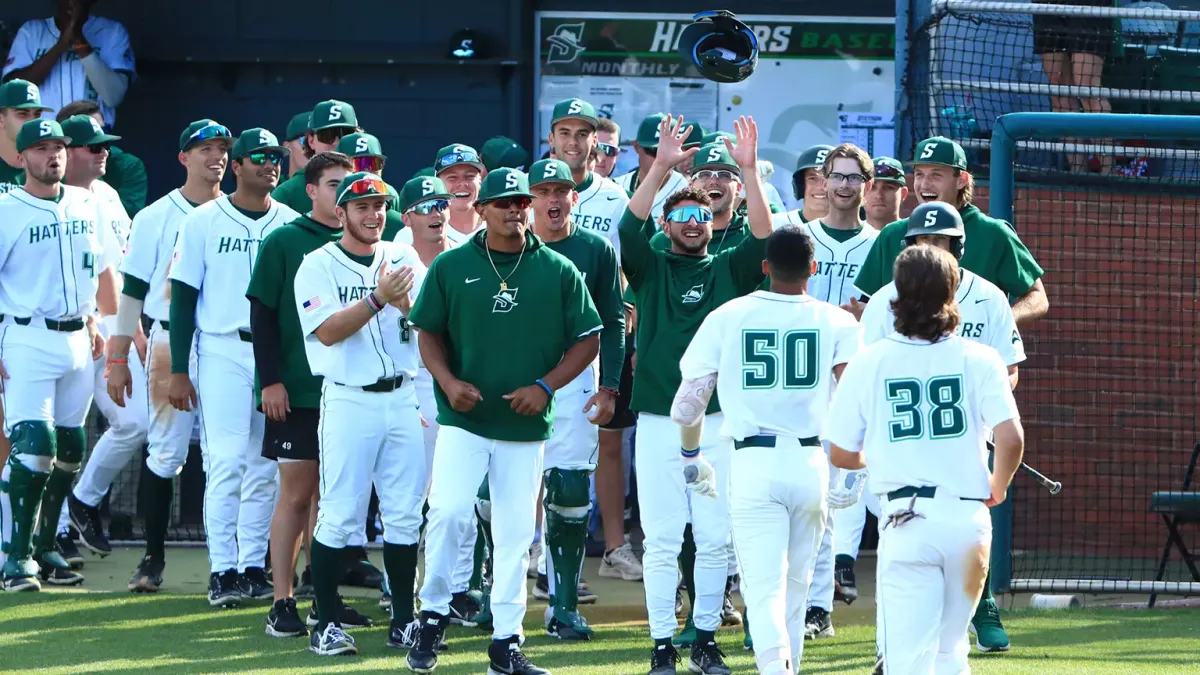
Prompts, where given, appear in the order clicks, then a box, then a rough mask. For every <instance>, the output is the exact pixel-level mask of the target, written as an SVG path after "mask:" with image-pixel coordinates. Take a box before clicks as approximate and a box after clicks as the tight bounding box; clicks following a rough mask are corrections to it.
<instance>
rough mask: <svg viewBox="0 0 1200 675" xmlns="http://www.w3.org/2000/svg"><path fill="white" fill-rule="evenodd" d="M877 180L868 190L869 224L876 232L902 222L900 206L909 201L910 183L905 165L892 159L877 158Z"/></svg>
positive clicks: (866, 205) (872, 182) (875, 160)
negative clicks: (905, 172)
mask: <svg viewBox="0 0 1200 675" xmlns="http://www.w3.org/2000/svg"><path fill="white" fill-rule="evenodd" d="M872 161H873V162H874V163H875V180H873V181H871V189H869V190H867V202H866V204H864V207H865V210H866V212H867V223H868V224H869V225H870V226H871V227H873V228H875V229H876V230H880V231H882V230H883V228H885V227H887V226H888V225H891V224H892V223H894V222H896V221H897V220H900V205H901V204H903V203H904V200H905V199H908V181H907V180H906V177H905V175H904V165H903V164H901V163H900V160H898V159H895V158H892V157H876V158H875V159H873V160H872Z"/></svg>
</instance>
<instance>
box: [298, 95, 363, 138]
mask: <svg viewBox="0 0 1200 675" xmlns="http://www.w3.org/2000/svg"><path fill="white" fill-rule="evenodd" d="M337 127H349V128H351V129H355V128H357V127H358V116H357V115H355V114H354V106H352V105H350V104H349V103H346V102H345V101H338V100H335V99H329V100H328V101H321V102H320V103H318V104H317V105H316V107H315V108H313V110H312V119H311V120H309V125H308V130H309V131H321V130H322V129H334V128H337Z"/></svg>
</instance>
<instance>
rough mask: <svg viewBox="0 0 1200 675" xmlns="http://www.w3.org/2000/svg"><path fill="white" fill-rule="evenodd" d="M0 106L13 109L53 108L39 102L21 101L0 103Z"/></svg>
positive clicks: (51, 109)
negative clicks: (6, 103)
mask: <svg viewBox="0 0 1200 675" xmlns="http://www.w3.org/2000/svg"><path fill="white" fill-rule="evenodd" d="M0 108H12V109H13V110H45V111H48V112H52V111H53V110H54V108H50V107H47V106H44V105H42V104H40V103H21V104H19V105H0Z"/></svg>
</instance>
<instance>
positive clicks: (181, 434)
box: [135, 321, 253, 478]
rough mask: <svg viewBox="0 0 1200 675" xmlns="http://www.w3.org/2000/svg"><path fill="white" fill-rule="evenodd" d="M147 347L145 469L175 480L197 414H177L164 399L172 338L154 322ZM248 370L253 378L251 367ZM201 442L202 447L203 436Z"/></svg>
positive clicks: (193, 362) (193, 360)
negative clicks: (147, 399)
mask: <svg viewBox="0 0 1200 675" xmlns="http://www.w3.org/2000/svg"><path fill="white" fill-rule="evenodd" d="M235 339H236V338H235ZM146 343H147V345H148V347H147V352H146V385H145V390H146V392H147V394H148V395H149V401H148V403H147V405H148V406H149V410H148V417H149V419H148V420H147V429H146V442H147V444H148V448H147V456H146V466H147V467H149V468H150V470H151V471H152V472H154V475H156V476H158V477H159V478H174V477H175V476H177V475H179V472H180V471H182V470H183V465H184V462H186V461H187V456H188V446H189V445H191V442H192V429H193V427H194V426H195V424H196V421H197V419H196V418H197V417H198V416H199V414H200V413H199V411H197V410H194V409H193V410H192V411H191V412H183V411H182V410H178V409H176V408H175V406H173V405H171V401H170V400H169V399H168V398H167V390H168V387H169V386H170V383H171V336H170V333H169V332H168V331H167V329H165V328H163V327H162V324H161V322H159V321H155V322H154V324H153V325H152V326H151V328H150V335H148V336H147V339H146ZM196 348H197V347H196V346H193V347H192V354H191V359H190V361H191V362H190V364H189V366H190V367H189V370H190V371H191V376H192V384H193V385H196V375H197V370H196ZM251 368H252V369H251V377H253V364H252V366H251ZM135 386H136V385H135ZM198 393H199V387H198V386H197V394H198ZM214 395H215V396H218V397H219V396H220V395H221V394H220V392H219V391H218V392H217V393H216V394H214ZM214 405H215V404H214ZM251 405H253V401H251ZM200 440H201V445H203V441H204V435H203V433H202V434H201V439H200Z"/></svg>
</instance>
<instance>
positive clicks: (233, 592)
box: [208, 569, 245, 607]
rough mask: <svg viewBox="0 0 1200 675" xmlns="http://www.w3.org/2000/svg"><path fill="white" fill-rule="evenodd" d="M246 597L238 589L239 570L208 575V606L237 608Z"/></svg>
mask: <svg viewBox="0 0 1200 675" xmlns="http://www.w3.org/2000/svg"><path fill="white" fill-rule="evenodd" d="M244 599H245V597H244V596H243V595H242V591H241V589H239V588H238V573H237V570H233V569H229V570H225V571H224V572H213V573H212V574H210V575H208V604H209V605H211V606H213V607H236V606H237V605H239V604H241V602H242V600H244Z"/></svg>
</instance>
